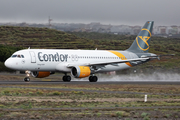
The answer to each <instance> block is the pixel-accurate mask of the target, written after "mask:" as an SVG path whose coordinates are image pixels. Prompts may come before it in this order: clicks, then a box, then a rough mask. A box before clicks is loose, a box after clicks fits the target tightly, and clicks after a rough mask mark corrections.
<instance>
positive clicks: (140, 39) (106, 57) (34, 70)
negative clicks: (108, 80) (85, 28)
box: [4, 21, 158, 82]
mask: <svg viewBox="0 0 180 120" xmlns="http://www.w3.org/2000/svg"><path fill="white" fill-rule="evenodd" d="M153 24H154V21H147V22H146V23H145V25H144V26H143V28H142V29H141V31H140V32H139V34H138V35H137V37H136V38H135V40H134V42H133V43H132V45H131V46H130V47H129V48H128V49H127V50H124V51H120V50H97V49H95V50H67V49H24V50H20V51H17V52H15V53H13V55H12V56H11V57H10V58H8V59H7V60H6V61H5V63H4V64H5V66H6V67H8V68H10V69H14V70H18V71H25V73H26V77H25V78H24V81H25V82H29V81H30V77H29V76H30V75H31V76H33V77H36V78H44V77H48V76H49V75H52V74H54V73H55V72H61V73H64V76H63V78H62V79H63V81H64V82H70V81H71V76H73V77H75V78H85V77H89V82H97V80H98V77H97V76H96V75H95V74H96V73H101V72H110V71H119V70H123V69H127V68H130V67H133V66H136V65H140V64H143V63H146V62H148V61H150V60H153V59H156V58H158V56H157V55H156V54H154V53H149V52H148V51H149V47H150V40H151V36H152V29H153ZM68 73H71V76H70V75H67V74H68Z"/></svg>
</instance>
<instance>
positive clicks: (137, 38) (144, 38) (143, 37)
mask: <svg viewBox="0 0 180 120" xmlns="http://www.w3.org/2000/svg"><path fill="white" fill-rule="evenodd" d="M143 30H145V31H147V32H149V35H150V36H138V37H136V42H137V45H138V46H139V48H140V49H141V50H143V51H146V50H148V49H149V44H148V42H147V41H148V40H149V39H150V38H151V32H150V31H149V30H148V29H145V28H144V29H142V30H141V31H143ZM139 38H140V40H142V41H143V42H144V43H145V44H146V45H147V48H145V49H143V48H142V47H141V46H140V45H139V42H138V40H139Z"/></svg>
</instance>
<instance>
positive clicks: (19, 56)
mask: <svg viewBox="0 0 180 120" xmlns="http://www.w3.org/2000/svg"><path fill="white" fill-rule="evenodd" d="M11 57H12V58H24V55H12V56H11Z"/></svg>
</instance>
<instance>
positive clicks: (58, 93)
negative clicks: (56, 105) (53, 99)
mask: <svg viewBox="0 0 180 120" xmlns="http://www.w3.org/2000/svg"><path fill="white" fill-rule="evenodd" d="M53 95H61V92H58V91H55V92H53Z"/></svg>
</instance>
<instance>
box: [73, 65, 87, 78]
mask: <svg viewBox="0 0 180 120" xmlns="http://www.w3.org/2000/svg"><path fill="white" fill-rule="evenodd" d="M71 74H72V75H73V76H74V77H75V78H84V77H88V76H89V75H90V74H91V70H90V67H88V66H75V67H73V68H72V69H71Z"/></svg>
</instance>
